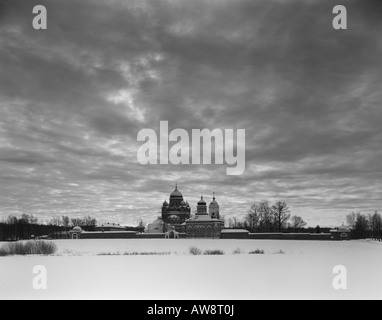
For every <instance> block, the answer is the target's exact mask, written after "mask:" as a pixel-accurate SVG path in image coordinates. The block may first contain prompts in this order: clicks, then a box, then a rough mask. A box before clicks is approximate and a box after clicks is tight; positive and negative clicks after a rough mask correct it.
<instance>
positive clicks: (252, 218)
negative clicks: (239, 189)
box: [245, 203, 260, 230]
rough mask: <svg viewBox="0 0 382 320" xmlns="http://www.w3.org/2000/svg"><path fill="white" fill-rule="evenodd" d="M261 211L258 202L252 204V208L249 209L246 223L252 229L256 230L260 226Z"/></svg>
mask: <svg viewBox="0 0 382 320" xmlns="http://www.w3.org/2000/svg"><path fill="white" fill-rule="evenodd" d="M259 211H260V206H259V204H257V203H254V204H252V206H251V208H250V209H249V210H248V214H247V215H246V217H245V225H246V227H247V228H249V229H250V230H255V229H257V228H258V226H259V221H260V217H259Z"/></svg>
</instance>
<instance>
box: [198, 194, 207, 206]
mask: <svg viewBox="0 0 382 320" xmlns="http://www.w3.org/2000/svg"><path fill="white" fill-rule="evenodd" d="M205 205H207V203H206V202H205V201H204V199H203V196H202V197H201V199H200V201H199V202H198V206H205Z"/></svg>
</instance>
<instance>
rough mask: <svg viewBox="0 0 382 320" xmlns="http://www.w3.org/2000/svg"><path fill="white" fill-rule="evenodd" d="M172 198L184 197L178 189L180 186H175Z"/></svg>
mask: <svg viewBox="0 0 382 320" xmlns="http://www.w3.org/2000/svg"><path fill="white" fill-rule="evenodd" d="M170 198H182V199H183V195H182V194H181V193H180V191H179V190H178V186H176V187H175V190H174V192H173V193H171V196H170Z"/></svg>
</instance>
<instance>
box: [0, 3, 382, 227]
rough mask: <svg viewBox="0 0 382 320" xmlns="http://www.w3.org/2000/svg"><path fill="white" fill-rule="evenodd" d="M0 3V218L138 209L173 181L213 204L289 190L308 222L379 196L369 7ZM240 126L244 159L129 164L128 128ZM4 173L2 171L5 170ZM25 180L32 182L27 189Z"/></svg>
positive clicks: (127, 213) (378, 115)
mask: <svg viewBox="0 0 382 320" xmlns="http://www.w3.org/2000/svg"><path fill="white" fill-rule="evenodd" d="M35 4H37V3H34V1H28V2H25V1H21V0H12V1H9V0H0V74H1V77H0V112H1V118H0V177H1V181H2V182H1V183H0V192H1V194H2V198H1V199H0V217H1V218H4V217H6V216H7V215H9V214H18V212H20V211H27V212H31V213H33V214H35V215H37V216H39V217H40V218H41V219H49V218H50V217H51V216H53V215H60V214H67V215H71V216H78V215H84V214H86V215H87V214H91V215H94V216H96V217H97V219H99V220H100V221H112V222H117V223H129V224H133V223H135V222H136V220H137V218H139V217H143V218H144V219H145V220H147V221H150V220H153V219H155V217H156V216H157V215H158V213H159V209H160V206H161V203H162V202H163V200H164V198H165V197H168V195H169V193H170V192H171V191H172V188H173V186H174V184H175V182H178V183H179V185H180V186H181V189H182V191H183V193H184V195H185V196H186V197H187V199H188V200H189V201H190V203H191V204H195V203H196V202H197V201H198V197H199V196H200V195H199V194H200V193H203V194H205V195H209V194H212V192H213V191H215V192H217V194H218V196H219V198H218V199H219V202H220V204H221V206H222V211H223V215H225V216H227V217H229V216H231V215H244V214H245V213H246V211H247V209H248V207H249V205H250V204H251V202H253V201H259V200H264V199H269V200H270V201H273V200H279V199H280V200H287V201H288V203H289V206H290V207H291V209H292V210H293V212H294V213H296V214H300V215H302V216H303V217H304V218H305V220H307V221H308V222H309V223H310V224H311V225H315V224H321V225H336V224H340V223H342V221H343V219H344V218H343V217H344V215H345V214H346V213H348V212H351V211H365V212H369V211H372V210H376V209H379V205H380V200H381V199H380V198H379V196H378V194H377V193H376V190H380V189H381V183H380V181H382V180H381V179H380V178H381V177H380V172H382V170H381V169H382V168H381V165H380V161H379V159H380V158H381V150H380V145H381V141H382V134H381V130H380V123H381V120H382V112H381V108H380V105H379V103H380V101H381V98H382V97H381V93H380V84H381V80H382V79H381V74H382V73H381V71H382V70H381V69H382V64H381V62H380V59H379V57H380V56H381V51H382V42H381V40H380V39H379V37H378V34H380V33H381V31H382V30H381V29H382V26H381V21H382V20H381V19H380V18H381V16H382V6H381V4H380V2H379V1H375V0H365V1H362V2H357V3H350V2H349V3H348V4H346V6H347V8H348V14H349V18H348V21H349V29H348V30H346V31H335V30H333V28H332V18H333V15H332V13H331V12H332V8H333V6H334V5H335V4H337V3H335V2H334V1H318V0H317V1H315V0H311V1H302V0H293V1H288V2H285V1H278V0H272V1H270V0H267V1H265V0H259V1H250V0H239V1H234V2H232V1H224V0H223V1H207V0H196V1H186V0H180V1H170V0H155V1H154V0H151V1H149V0H143V1H142V0H139V1H138V0H132V1H122V0H121V1H120V0H113V1H101V0H96V1H94V0H92V1H90V0H84V1H76V0H68V1H65V2H63V1H62V2H57V1H51V0H41V1H39V3H38V4H42V5H46V6H47V9H48V30H46V31H43V32H38V31H35V30H33V28H32V27H31V19H32V17H33V15H32V14H31V12H32V8H33V6H34V5H35ZM160 120H167V121H169V125H170V129H176V128H184V129H186V130H189V131H190V130H191V129H203V128H209V129H211V130H212V129H214V128H221V129H225V128H227V129H228V128H233V129H246V131H247V141H246V146H247V165H248V166H247V171H246V172H245V175H244V176H240V177H228V176H226V174H225V168H223V167H220V166H214V165H212V166H194V165H190V166H171V165H169V166H148V167H142V166H140V165H138V164H137V161H136V152H137V148H138V146H139V145H138V143H137V141H136V136H137V133H138V132H139V130H140V129H143V128H152V129H154V130H159V121H160ZM3 181H4V182H3ZM36 186H38V188H36Z"/></svg>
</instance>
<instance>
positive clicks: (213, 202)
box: [210, 193, 219, 207]
mask: <svg viewBox="0 0 382 320" xmlns="http://www.w3.org/2000/svg"><path fill="white" fill-rule="evenodd" d="M210 206H214V207H219V204H218V203H217V201H216V198H215V193H214V197H213V200H212V202H211V203H210Z"/></svg>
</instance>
